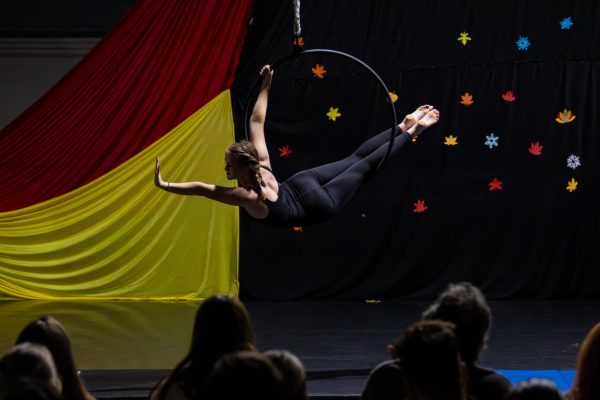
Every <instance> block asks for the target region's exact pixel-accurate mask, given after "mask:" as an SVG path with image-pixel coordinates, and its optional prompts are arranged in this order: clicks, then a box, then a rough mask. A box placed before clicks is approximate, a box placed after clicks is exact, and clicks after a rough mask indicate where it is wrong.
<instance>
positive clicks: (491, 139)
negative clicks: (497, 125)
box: [484, 133, 500, 149]
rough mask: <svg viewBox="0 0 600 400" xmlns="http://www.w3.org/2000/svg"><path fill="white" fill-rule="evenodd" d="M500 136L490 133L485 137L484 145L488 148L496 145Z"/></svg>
mask: <svg viewBox="0 0 600 400" xmlns="http://www.w3.org/2000/svg"><path fill="white" fill-rule="evenodd" d="M499 139H500V138H499V137H498V136H496V135H494V134H493V133H490V134H489V135H487V136H486V137H485V143H484V144H485V145H486V146H488V147H489V148H490V149H491V148H494V147H497V146H498V140H499Z"/></svg>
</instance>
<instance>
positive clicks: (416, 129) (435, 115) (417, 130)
mask: <svg viewBox="0 0 600 400" xmlns="http://www.w3.org/2000/svg"><path fill="white" fill-rule="evenodd" d="M439 119H440V112H439V111H438V110H436V109H435V108H432V109H431V110H429V111H428V112H427V114H425V116H424V117H423V118H421V119H420V120H418V121H417V123H416V124H415V125H413V126H412V127H411V128H410V129H408V130H407V131H406V133H408V134H409V135H410V136H411V137H417V136H419V135H420V134H421V132H423V131H424V130H425V129H427V128H429V127H430V126H431V125H434V124H436V123H437V122H438V121H439Z"/></svg>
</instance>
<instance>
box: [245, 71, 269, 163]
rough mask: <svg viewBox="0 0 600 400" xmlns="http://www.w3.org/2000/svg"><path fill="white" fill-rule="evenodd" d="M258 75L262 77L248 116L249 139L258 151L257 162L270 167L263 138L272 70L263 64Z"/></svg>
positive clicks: (267, 151)
mask: <svg viewBox="0 0 600 400" xmlns="http://www.w3.org/2000/svg"><path fill="white" fill-rule="evenodd" d="M260 75H261V76H262V77H263V79H262V83H261V85H260V92H259V93H258V97H257V98H256V103H254V108H253V109H252V116H251V117H250V141H251V142H252V144H253V145H254V147H255V148H256V151H257V152H258V162H259V163H260V164H261V165H265V166H267V167H268V168H271V160H270V158H269V150H268V149H267V142H266V140H265V119H266V117H267V105H268V102H269V90H270V89H271V79H272V78H273V70H272V69H271V67H270V66H268V65H265V66H264V67H262V69H261V70H260Z"/></svg>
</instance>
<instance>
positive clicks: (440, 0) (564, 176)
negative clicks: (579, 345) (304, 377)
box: [232, 0, 600, 299]
mask: <svg viewBox="0 0 600 400" xmlns="http://www.w3.org/2000/svg"><path fill="white" fill-rule="evenodd" d="M301 16H302V30H303V32H302V36H303V38H304V40H305V47H306V48H307V49H311V48H329V49H335V50H340V51H344V52H347V53H349V54H352V55H354V56H356V57H358V58H360V59H362V60H363V61H365V62H366V63H368V64H369V65H370V66H371V67H373V68H374V69H375V70H376V71H377V73H379V74H380V75H381V77H382V78H383V80H384V81H385V83H386V84H387V85H388V87H389V88H390V90H391V91H393V92H395V93H396V94H397V95H398V100H397V101H396V102H395V103H394V106H395V107H396V110H397V111H398V115H399V116H404V115H405V114H406V113H408V112H410V111H412V110H413V109H414V108H416V107H417V106H418V105H420V104H425V103H428V104H434V105H435V106H436V107H437V108H438V109H439V110H440V113H441V120H440V123H439V124H438V125H436V126H435V127H433V128H431V129H429V130H427V131H426V132H424V133H423V135H422V136H421V137H419V139H418V140H417V141H416V142H415V143H409V144H408V145H407V146H406V147H405V148H404V149H402V151H401V154H399V156H398V157H396V158H395V159H393V160H391V162H390V163H389V164H388V165H387V167H385V168H384V169H383V170H382V171H380V173H378V174H377V175H376V176H375V178H374V179H372V180H371V181H370V182H369V183H368V184H367V185H366V186H365V187H364V188H363V189H361V190H360V191H359V193H358V195H357V196H356V197H355V198H354V199H353V201H352V202H351V203H350V204H349V205H348V206H347V207H346V208H345V210H344V211H343V212H342V213H341V214H340V215H338V216H336V217H334V218H333V219H331V220H329V221H327V222H325V223H322V224H320V225H316V226H311V227H298V228H297V229H291V228H290V229H281V228H271V227H268V226H265V225H262V224H260V223H257V222H255V221H252V220H250V219H248V218H247V217H245V216H244V215H242V216H241V248H240V253H241V254H240V259H241V264H240V279H241V289H242V294H243V295H244V296H245V297H247V298H258V299H292V298H346V299H382V298H391V297H405V298H422V297H430V296H433V295H435V294H436V293H437V292H438V291H439V290H440V289H441V288H443V287H444V286H445V285H446V284H447V283H448V282H453V281H462V280H468V281H471V282H473V283H474V284H476V285H478V286H480V287H481V288H482V289H483V290H484V292H485V293H486V294H487V295H488V296H490V297H492V298H504V297H597V296H598V294H599V293H600V285H599V283H600V265H599V264H600V250H599V246H598V243H599V239H600V219H599V212H598V204H600V202H599V200H600V198H599V197H600V196H599V189H598V185H599V179H598V172H599V171H600V168H599V165H598V161H599V157H600V154H599V145H600V144H599V142H598V135H600V129H599V128H600V126H599V124H598V112H599V106H600V102H599V100H600V97H599V89H600V82H599V77H600V64H599V62H598V55H599V53H600V29H599V26H600V25H599V24H600V3H598V2H597V1H596V0H585V1H584V0H577V1H575V0H573V1H545V0H544V1H542V0H539V1H517V0H512V1H506V0H490V1H485V2H481V1H446V0H406V1H397V0H378V1H364V0H329V1H323V0H304V1H303V2H302V12H301ZM463 32H464V33H465V35H463V36H464V37H467V38H470V40H468V39H465V43H466V44H463V42H461V41H460V40H459V38H460V36H461V33H463ZM519 40H520V41H519ZM291 41H292V2H291V1H261V0H258V1H256V2H255V6H254V14H253V21H252V24H251V27H250V30H249V32H248V37H247V42H246V44H245V48H244V50H243V54H242V57H241V60H240V64H239V67H238V71H237V76H236V80H235V83H234V85H233V87H232V91H233V101H234V109H235V118H236V125H237V130H238V132H237V134H238V136H239V137H242V136H243V124H244V121H243V107H244V105H245V103H246V100H247V98H248V96H249V95H250V93H249V88H250V86H251V84H252V83H253V81H254V80H255V79H256V76H257V73H258V71H259V69H260V67H261V65H263V64H268V63H273V62H274V61H276V60H278V59H280V58H281V57H283V56H285V55H288V54H290V53H291V52H292V44H291ZM517 41H519V43H517ZM518 44H519V45H520V46H519V45H518ZM519 47H520V48H519ZM316 64H319V65H321V66H323V68H324V69H325V70H326V71H327V72H325V73H324V74H323V78H322V79H321V78H318V77H315V75H314V74H313V71H312V70H311V69H312V68H316V67H317V66H316ZM508 91H510V92H511V93H512V97H513V98H514V100H513V101H511V96H510V94H509V93H507V92H508ZM466 94H468V95H470V96H472V97H471V98H470V99H471V101H469V98H468V97H463V96H465V95H466ZM385 96H386V95H385V94H384V93H382V91H381V90H379V89H378V87H377V85H376V83H375V81H374V79H373V78H372V77H371V76H370V75H369V74H367V73H366V72H365V71H363V70H361V69H360V68H358V67H357V66H356V65H354V64H352V63H350V62H347V61H345V60H343V59H340V58H336V57H334V56H306V57H303V58H301V59H299V60H298V61H293V62H290V63H287V64H285V65H283V66H281V67H280V68H278V69H277V70H276V72H275V76H274V82H273V89H272V92H271V96H270V103H269V111H268V116H267V119H268V121H267V142H268V144H269V150H270V154H271V159H272V164H273V167H274V171H275V174H276V176H277V177H278V179H279V180H284V179H285V178H286V177H288V176H290V175H291V174H293V173H294V172H296V171H298V170H301V169H304V168H307V167H312V166H315V165H319V164H322V163H326V162H330V161H335V160H337V159H339V158H341V157H344V156H346V155H348V154H349V153H350V152H351V151H352V150H353V149H354V147H356V146H357V145H358V144H359V143H361V142H362V141H363V140H365V139H367V138H369V137H371V136H373V135H374V134H375V133H377V132H379V131H380V130H382V129H385V128H386V127H389V126H391V124H392V120H391V114H390V111H389V106H388V105H387V103H386V97H385ZM469 103H472V104H470V105H467V104H469ZM330 107H332V108H334V109H335V108H337V109H338V113H340V114H341V116H339V117H338V118H336V120H335V121H333V120H331V119H329V118H328V116H327V115H326V114H327V113H328V112H329V110H330ZM565 110H566V112H565ZM568 112H571V117H569V115H568ZM559 113H563V116H559ZM572 115H574V116H575V119H573V120H572V121H571V122H567V121H569V120H570V119H572ZM556 118H558V119H559V120H560V121H561V122H566V123H559V122H557V120H556ZM563 120H564V121H563ZM453 138H456V142H457V144H455V145H451V144H450V143H452V141H453ZM486 142H487V144H486ZM496 142H497V144H498V145H497V146H495V145H494V144H495V143H496ZM286 146H287V147H286ZM288 150H289V151H291V153H290V152H289V151H288ZM571 156H572V157H571ZM569 157H571V158H570V162H569V163H567V160H568V158H569ZM578 163H580V164H581V165H579V166H577V164H578ZM568 164H570V167H569V166H568ZM494 179H495V180H494ZM494 182H498V183H494ZM569 182H570V185H569ZM568 186H569V187H570V189H571V190H567V187H568ZM491 189H495V190H491ZM419 201H422V204H424V205H425V206H426V207H427V208H426V209H425V210H424V211H423V212H415V210H417V207H416V206H415V204H416V203H418V202H419Z"/></svg>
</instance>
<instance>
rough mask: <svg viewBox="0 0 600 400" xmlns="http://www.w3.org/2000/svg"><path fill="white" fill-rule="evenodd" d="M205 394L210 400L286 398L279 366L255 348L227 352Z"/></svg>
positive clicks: (278, 399) (217, 366) (210, 377)
mask: <svg viewBox="0 0 600 400" xmlns="http://www.w3.org/2000/svg"><path fill="white" fill-rule="evenodd" d="M206 393H207V396H206V398H207V399H210V400H217V399H224V400H225V399H227V400H248V399H260V400H284V399H285V400H287V399H286V397H285V396H284V389H283V378H282V376H281V373H280V372H279V370H278V369H277V367H276V366H275V365H273V363H272V362H271V361H270V360H269V359H268V358H267V357H266V356H264V355H262V354H260V353H257V352H253V351H241V352H237V353H230V354H226V355H224V356H223V357H222V358H221V359H220V360H219V361H218V362H217V363H216V364H215V367H214V370H213V372H212V373H211V374H210V376H209V378H208V382H207V392H206Z"/></svg>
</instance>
